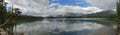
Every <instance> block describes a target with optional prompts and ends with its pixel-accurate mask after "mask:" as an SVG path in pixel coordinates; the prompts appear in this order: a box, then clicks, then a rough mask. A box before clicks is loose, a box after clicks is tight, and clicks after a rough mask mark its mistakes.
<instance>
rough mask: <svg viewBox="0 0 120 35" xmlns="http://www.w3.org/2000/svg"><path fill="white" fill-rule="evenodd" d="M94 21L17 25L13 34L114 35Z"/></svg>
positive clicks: (65, 20) (74, 20) (49, 21)
mask: <svg viewBox="0 0 120 35" xmlns="http://www.w3.org/2000/svg"><path fill="white" fill-rule="evenodd" d="M96 21H98V19H94V20H93V19H65V18H63V19H44V20H42V21H35V22H30V23H29V22H27V23H21V24H18V25H16V26H15V27H14V32H18V33H20V32H22V33H24V35H114V32H113V30H112V28H111V27H110V26H107V25H104V24H101V23H99V21H98V22H96ZM106 23H110V22H106Z"/></svg>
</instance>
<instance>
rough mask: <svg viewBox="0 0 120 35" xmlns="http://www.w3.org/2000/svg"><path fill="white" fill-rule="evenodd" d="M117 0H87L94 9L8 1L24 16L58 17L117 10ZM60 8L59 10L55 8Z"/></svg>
mask: <svg viewBox="0 0 120 35" xmlns="http://www.w3.org/2000/svg"><path fill="white" fill-rule="evenodd" d="M115 1H116V0H100V1H99V2H98V0H87V2H89V3H91V5H92V7H85V8H83V7H80V6H68V5H60V4H59V3H52V4H48V3H49V1H48V0H6V2H8V3H9V4H13V5H14V7H17V8H20V9H21V10H22V12H23V13H22V14H25V15H33V16H48V15H57V14H65V13H66V12H71V13H82V14H89V13H96V12H100V11H102V10H103V9H104V10H108V9H112V10H113V9H115V5H116V4H115V3H116V2H115ZM54 6H58V8H57V9H56V8H54Z"/></svg>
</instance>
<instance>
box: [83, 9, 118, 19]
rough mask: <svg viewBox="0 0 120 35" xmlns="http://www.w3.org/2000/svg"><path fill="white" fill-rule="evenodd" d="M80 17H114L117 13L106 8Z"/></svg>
mask: <svg viewBox="0 0 120 35" xmlns="http://www.w3.org/2000/svg"><path fill="white" fill-rule="evenodd" d="M81 17H91V18H94V17H97V18H115V17H117V13H116V12H115V11H112V10H107V11H101V12H97V13H92V14H87V15H83V16H81Z"/></svg>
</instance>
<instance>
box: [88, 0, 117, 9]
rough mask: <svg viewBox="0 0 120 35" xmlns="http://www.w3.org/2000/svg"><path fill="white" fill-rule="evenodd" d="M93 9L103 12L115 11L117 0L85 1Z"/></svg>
mask: <svg viewBox="0 0 120 35" xmlns="http://www.w3.org/2000/svg"><path fill="white" fill-rule="evenodd" d="M86 1H87V2H88V3H90V4H91V5H92V6H94V7H98V8H102V9H104V10H109V9H115V8H116V2H117V0H86Z"/></svg>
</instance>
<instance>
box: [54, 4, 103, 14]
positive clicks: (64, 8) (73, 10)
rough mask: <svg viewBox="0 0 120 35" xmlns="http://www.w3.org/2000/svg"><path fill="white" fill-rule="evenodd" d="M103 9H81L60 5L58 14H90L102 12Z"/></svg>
mask: <svg viewBox="0 0 120 35" xmlns="http://www.w3.org/2000/svg"><path fill="white" fill-rule="evenodd" d="M100 11H102V9H99V8H97V7H85V8H83V7H80V6H68V5H59V6H58V9H57V11H56V12H71V13H82V14H90V13H96V12H100Z"/></svg>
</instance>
